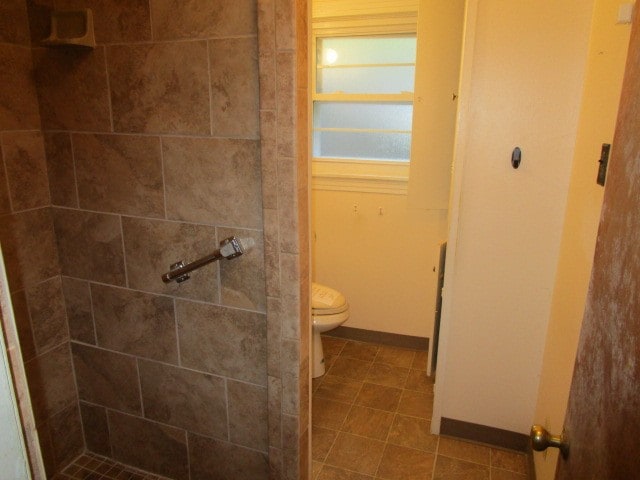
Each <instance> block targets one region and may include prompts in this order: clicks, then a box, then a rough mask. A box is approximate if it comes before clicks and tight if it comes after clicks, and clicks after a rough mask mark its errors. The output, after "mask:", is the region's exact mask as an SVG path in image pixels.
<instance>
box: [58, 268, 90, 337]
mask: <svg viewBox="0 0 640 480" xmlns="http://www.w3.org/2000/svg"><path fill="white" fill-rule="evenodd" d="M62 291H63V292H64V302H65V305H66V308H67V321H68V323H69V336H70V337H71V339H72V340H77V341H79V342H83V343H91V344H95V343H96V333H95V329H94V326H93V313H92V310H91V291H90V289H89V283H88V282H85V281H84V280H77V279H75V278H69V277H63V278H62Z"/></svg>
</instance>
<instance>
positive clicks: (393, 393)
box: [355, 383, 402, 412]
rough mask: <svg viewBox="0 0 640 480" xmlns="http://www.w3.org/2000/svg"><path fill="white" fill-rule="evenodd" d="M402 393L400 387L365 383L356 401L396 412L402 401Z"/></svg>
mask: <svg viewBox="0 0 640 480" xmlns="http://www.w3.org/2000/svg"><path fill="white" fill-rule="evenodd" d="M401 395H402V390H401V389H399V388H395V387H385V386H384V385H375V384H373V383H364V384H363V385H362V389H361V390H360V393H359V394H358V397H357V398H356V401H355V403H356V405H362V406H363V407H371V408H377V409H379V410H386V411H387V412H395V411H396V409H397V408H398V404H399V403H400V396H401Z"/></svg>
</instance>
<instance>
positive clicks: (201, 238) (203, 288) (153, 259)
mask: <svg viewBox="0 0 640 480" xmlns="http://www.w3.org/2000/svg"><path fill="white" fill-rule="evenodd" d="M122 229H123V232H124V248H125V252H126V259H127V275H128V278H129V287H131V288H135V289H138V290H144V291H148V292H153V293H161V294H168V295H174V296H177V297H185V298H192V299H196V300H202V301H205V302H216V303H217V302H218V290H219V287H218V264H217V263H213V264H209V265H206V266H204V267H202V268H199V269H198V270H195V271H193V272H191V274H190V275H191V279H190V280H188V281H187V282H184V283H176V282H171V283H164V282H163V281H162V279H161V275H163V274H164V273H165V272H168V271H169V266H170V265H172V264H174V263H176V262H178V261H180V260H184V261H185V262H191V261H193V260H196V259H198V258H200V257H203V256H205V255H208V254H209V253H211V252H213V251H214V250H215V249H216V248H218V242H217V241H216V231H215V228H214V227H208V226H204V225H191V224H187V223H177V222H165V221H159V220H147V219H141V218H128V217H123V218H122Z"/></svg>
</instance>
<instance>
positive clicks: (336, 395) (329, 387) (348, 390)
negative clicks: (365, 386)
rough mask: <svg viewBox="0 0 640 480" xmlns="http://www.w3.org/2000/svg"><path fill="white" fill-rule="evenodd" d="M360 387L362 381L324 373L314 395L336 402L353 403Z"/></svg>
mask: <svg viewBox="0 0 640 480" xmlns="http://www.w3.org/2000/svg"><path fill="white" fill-rule="evenodd" d="M314 380H315V379H314ZM361 388H362V382H359V381H357V380H350V379H348V378H344V377H336V376H334V375H328V374H325V375H324V377H322V383H321V384H320V386H319V387H318V389H317V390H316V392H315V395H316V396H318V397H319V398H327V399H329V400H335V401H337V402H343V403H353V401H354V400H355V399H356V397H357V396H358V393H359V392H360V389H361Z"/></svg>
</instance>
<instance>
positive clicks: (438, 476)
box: [433, 455, 490, 480]
mask: <svg viewBox="0 0 640 480" xmlns="http://www.w3.org/2000/svg"><path fill="white" fill-rule="evenodd" d="M452 478H455V479H456V480H457V479H460V480H489V478H490V477H489V467H487V466H485V465H478V464H477V463H471V462H465V461H462V460H457V459H455V458H448V457H445V456H442V455H438V458H437V460H436V468H435V470H434V473H433V480H450V479H452Z"/></svg>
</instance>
